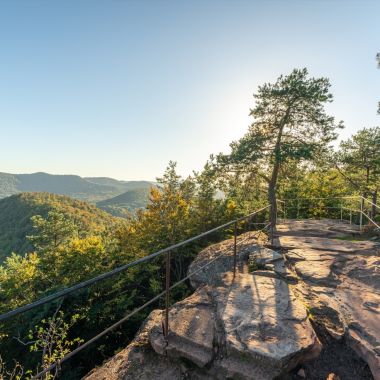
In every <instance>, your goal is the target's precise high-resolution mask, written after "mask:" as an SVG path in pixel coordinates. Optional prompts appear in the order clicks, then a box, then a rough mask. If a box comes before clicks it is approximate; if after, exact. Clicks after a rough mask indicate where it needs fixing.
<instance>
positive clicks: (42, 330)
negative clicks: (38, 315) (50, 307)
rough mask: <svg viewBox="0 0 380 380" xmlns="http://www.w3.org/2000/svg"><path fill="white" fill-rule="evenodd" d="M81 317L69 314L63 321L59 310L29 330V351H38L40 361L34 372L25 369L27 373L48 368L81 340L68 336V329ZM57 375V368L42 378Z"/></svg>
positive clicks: (61, 312) (81, 340) (51, 377)
mask: <svg viewBox="0 0 380 380" xmlns="http://www.w3.org/2000/svg"><path fill="white" fill-rule="evenodd" d="M80 318H81V316H80V315H79V314H73V315H71V317H70V319H69V321H65V319H64V313H63V311H61V310H59V311H58V312H56V313H55V314H54V315H53V317H51V318H48V319H43V320H42V321H41V323H40V324H39V325H37V326H35V327H34V329H33V330H30V331H29V334H28V339H29V342H28V343H27V344H28V345H29V350H30V352H36V353H40V355H41V363H40V366H38V367H37V369H36V373H35V374H33V371H32V370H29V371H27V372H26V373H27V374H29V375H36V374H37V373H38V372H40V371H41V370H44V369H46V368H49V366H50V365H52V364H54V363H56V362H57V361H59V360H60V359H62V358H63V357H64V356H65V355H66V354H68V353H69V352H70V351H71V350H72V349H73V348H75V346H78V345H79V344H81V343H82V342H83V339H80V338H78V337H76V338H70V337H69V331H70V329H71V328H72V327H73V326H74V325H75V324H76V323H77V322H78V320H79V319H80ZM57 375H58V368H56V369H55V370H54V371H53V372H49V373H47V374H46V376H45V377H44V379H47V380H51V379H54V378H56V377H57Z"/></svg>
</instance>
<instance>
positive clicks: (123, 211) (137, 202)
mask: <svg viewBox="0 0 380 380" xmlns="http://www.w3.org/2000/svg"><path fill="white" fill-rule="evenodd" d="M149 193H150V191H149V189H148V188H137V189H133V190H128V191H126V192H125V193H123V194H120V195H118V196H116V197H114V198H110V199H106V200H104V201H100V202H97V203H96V206H97V207H99V208H101V209H102V210H104V211H107V212H109V213H110V214H112V215H114V216H120V217H127V216H128V213H130V212H134V211H136V210H137V209H141V208H144V207H146V205H147V204H148V201H149Z"/></svg>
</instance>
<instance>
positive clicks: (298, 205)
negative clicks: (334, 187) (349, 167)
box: [278, 195, 380, 231]
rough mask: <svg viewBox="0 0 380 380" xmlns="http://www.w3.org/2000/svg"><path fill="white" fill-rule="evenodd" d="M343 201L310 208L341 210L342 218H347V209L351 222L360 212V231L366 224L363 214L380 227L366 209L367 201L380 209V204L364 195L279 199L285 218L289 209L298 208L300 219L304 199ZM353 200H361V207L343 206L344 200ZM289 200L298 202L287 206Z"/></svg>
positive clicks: (297, 217)
mask: <svg viewBox="0 0 380 380" xmlns="http://www.w3.org/2000/svg"><path fill="white" fill-rule="evenodd" d="M337 200H338V201H339V200H340V201H341V202H340V205H339V206H326V205H320V204H319V205H316V206H314V207H313V206H311V207H310V205H309V208H310V209H313V208H315V209H319V210H320V209H325V210H339V211H340V212H339V213H340V220H342V221H343V220H345V219H344V211H347V212H348V214H349V219H348V220H347V221H349V222H350V224H352V223H353V215H354V214H358V215H359V229H360V231H362V230H363V226H364V223H363V216H364V217H365V218H367V220H368V221H369V222H370V223H371V224H372V225H373V226H375V227H376V228H378V229H380V225H379V223H378V222H376V221H375V220H374V218H373V217H372V215H371V214H370V213H366V212H365V211H364V208H365V203H366V202H367V203H368V204H369V205H371V206H373V207H375V208H377V209H378V210H380V206H379V205H377V204H376V203H373V202H372V201H370V200H369V199H367V198H365V197H363V196H362V195H352V196H344V197H309V198H308V197H304V198H287V199H281V200H278V202H279V204H280V205H282V209H280V210H279V211H280V212H282V213H283V216H284V219H287V211H289V210H290V209H296V210H297V212H296V219H299V215H300V212H301V203H302V202H304V201H337ZM353 200H357V201H359V204H360V206H359V208H358V209H356V208H353V207H345V206H343V202H344V201H351V202H352V201H353ZM287 202H293V203H294V202H296V206H290V207H289V206H287Z"/></svg>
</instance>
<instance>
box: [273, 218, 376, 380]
mask: <svg viewBox="0 0 380 380" xmlns="http://www.w3.org/2000/svg"><path fill="white" fill-rule="evenodd" d="M320 224H321V222H320V221H307V226H306V227H305V221H302V222H296V221H292V222H289V223H288V224H286V225H282V226H281V228H280V229H281V231H280V232H279V233H278V235H279V236H278V238H277V239H276V244H277V245H278V246H280V247H282V248H285V249H286V253H285V258H286V260H287V267H288V268H290V269H291V270H292V271H293V272H294V274H295V275H296V276H297V277H298V284H297V286H296V287H295V288H294V291H295V293H296V295H297V296H298V297H299V298H300V299H302V300H303V301H304V302H305V304H306V305H307V307H308V309H309V312H310V314H311V317H312V319H313V321H314V324H315V325H316V326H317V327H318V328H320V329H322V330H323V331H324V332H325V333H327V334H328V335H329V336H330V337H332V338H333V339H338V340H340V339H344V341H345V342H346V343H347V344H348V345H349V346H350V347H351V348H352V349H353V350H354V351H355V352H356V353H357V354H358V355H359V356H360V357H361V358H363V360H364V361H365V362H367V363H368V365H369V367H370V369H371V371H372V374H373V377H374V378H375V379H376V380H378V379H380V350H379V348H380V294H379V293H380V292H379V290H380V258H379V252H380V246H379V245H378V244H376V243H375V242H370V241H360V240H356V241H355V235H356V234H357V233H355V228H354V227H351V226H349V225H348V224H345V223H336V222H335V226H333V225H332V223H331V222H330V223H328V224H327V225H325V224H324V227H322V226H321V225H320ZM304 228H307V235H308V236H306V237H305V236H304V234H303V230H304ZM313 228H314V231H315V236H313ZM345 229H346V232H347V233H346V235H345V237H344V239H345V240H342V233H343V232H344V231H345ZM287 230H288V231H289V235H288V234H287V232H286V231H287ZM324 230H325V231H326V230H327V231H326V234H327V235H328V236H329V237H328V238H326V237H321V235H322V233H323V231H324ZM335 231H336V232H335ZM350 235H351V238H350ZM346 239H347V240H346Z"/></svg>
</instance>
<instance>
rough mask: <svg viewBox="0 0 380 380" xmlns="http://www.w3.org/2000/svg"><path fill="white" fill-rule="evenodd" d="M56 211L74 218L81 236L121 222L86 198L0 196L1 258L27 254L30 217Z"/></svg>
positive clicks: (25, 195) (38, 194)
mask: <svg viewBox="0 0 380 380" xmlns="http://www.w3.org/2000/svg"><path fill="white" fill-rule="evenodd" d="M49 211H56V212H58V213H61V214H62V215H64V216H65V218H67V219H69V220H71V221H72V222H73V223H74V224H75V226H76V229H77V231H78V234H79V236H80V237H85V236H88V235H94V234H95V235H96V234H102V233H103V232H104V231H106V230H107V229H108V228H111V227H113V226H115V225H116V224H118V223H120V221H118V220H117V219H115V218H113V217H112V216H111V215H109V214H107V213H105V212H104V211H102V210H99V209H98V208H96V207H95V206H92V205H90V204H88V203H86V202H83V201H79V200H74V199H71V198H69V197H66V196H62V195H55V194H48V193H22V194H18V195H13V196H11V197H8V198H5V199H0V262H1V261H2V260H4V258H5V257H6V256H7V255H9V254H10V253H11V252H17V253H20V254H24V253H26V252H29V251H31V250H32V249H33V245H32V244H31V242H30V241H29V240H28V239H27V238H26V236H30V235H33V233H34V228H33V222H32V220H31V218H32V217H33V216H36V215H41V216H42V217H43V218H45V217H46V216H47V215H48V213H49Z"/></svg>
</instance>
